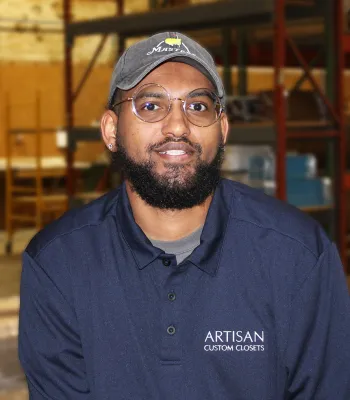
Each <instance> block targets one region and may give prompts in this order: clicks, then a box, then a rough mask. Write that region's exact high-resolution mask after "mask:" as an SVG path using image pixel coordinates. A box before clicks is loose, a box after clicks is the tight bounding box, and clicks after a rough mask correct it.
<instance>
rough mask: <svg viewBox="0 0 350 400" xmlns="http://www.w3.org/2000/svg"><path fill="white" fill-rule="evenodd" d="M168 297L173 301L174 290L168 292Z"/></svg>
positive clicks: (174, 296) (174, 297)
mask: <svg viewBox="0 0 350 400" xmlns="http://www.w3.org/2000/svg"><path fill="white" fill-rule="evenodd" d="M168 299H169V300H170V301H174V300H175V299H176V294H175V293H174V292H170V293H168Z"/></svg>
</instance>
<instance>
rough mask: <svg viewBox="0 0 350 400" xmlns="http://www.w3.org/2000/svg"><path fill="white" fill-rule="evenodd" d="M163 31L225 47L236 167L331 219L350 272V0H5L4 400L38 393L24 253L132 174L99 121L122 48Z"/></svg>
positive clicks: (0, 347)
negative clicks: (28, 350) (23, 341)
mask: <svg viewBox="0 0 350 400" xmlns="http://www.w3.org/2000/svg"><path fill="white" fill-rule="evenodd" d="M161 31H180V32H183V33H185V34H187V35H189V36H191V37H193V38H195V39H196V40H197V41H199V42H200V43H201V44H202V45H204V46H205V47H206V48H207V49H208V50H209V51H210V52H211V54H212V55H213V57H214V59H215V61H216V63H217V66H218V71H219V73H220V74H221V76H222V78H223V81H224V84H225V88H226V92H227V99H226V112H227V114H228V117H229V120H230V133H229V138H228V143H227V146H226V152H225V153H226V155H225V160H224V163H223V166H222V176H223V177H225V178H228V179H232V180H238V181H241V182H243V183H245V184H248V185H251V186H253V187H256V188H258V189H261V190H263V191H265V192H266V193H267V194H269V195H272V196H276V197H278V198H279V199H281V200H283V201H287V202H289V203H291V204H292V205H294V206H295V207H298V208H300V209H301V210H303V211H304V212H305V213H308V214H310V215H311V216H312V217H313V218H315V219H317V220H318V221H319V222H320V223H321V224H322V226H323V227H324V229H325V231H326V232H327V233H328V234H329V235H330V237H331V238H332V239H333V240H334V241H335V242H336V243H337V245H338V249H339V252H340V255H341V258H342V261H343V265H344V269H345V272H346V274H347V275H348V276H349V274H350V157H349V155H350V141H349V139H350V134H349V132H350V1H349V0H217V1H216V0H8V1H6V2H5V1H2V2H0V49H1V52H0V54H1V57H0V143H1V144H2V145H1V146H0V203H1V207H0V267H1V280H0V354H1V355H0V399H7V400H11V399H28V394H27V391H26V385H25V381H24V378H23V374H22V373H21V370H20V367H19V363H18V361H17V332H18V307H19V281H20V274H21V252H22V251H23V250H24V248H25V246H26V244H27V243H28V241H29V240H30V239H31V237H32V236H33V235H34V234H35V233H36V232H37V231H38V230H40V229H41V228H43V227H44V226H45V225H46V224H48V223H50V222H51V221H53V220H55V219H56V218H58V217H59V216H60V215H62V214H63V213H64V212H65V211H67V210H69V209H70V208H72V207H80V206H82V205H84V204H87V203H88V202H89V201H91V200H93V199H95V198H97V197H99V196H101V195H102V194H103V193H105V192H107V191H108V190H110V189H112V188H114V187H116V186H117V185H119V184H120V183H121V182H122V176H121V174H120V173H119V172H118V171H117V172H112V171H111V169H110V167H109V163H110V162H109V156H108V152H107V151H106V149H105V146H104V144H103V142H102V140H101V138H100V131H99V118H100V117H101V115H102V113H103V111H104V109H105V106H106V102H107V94H108V86H109V81H110V77H111V73H112V71H113V67H114V65H115V62H116V60H117V59H118V56H119V55H120V54H121V53H122V52H123V51H124V50H125V49H127V48H128V46H130V45H131V44H132V43H134V42H135V41H137V40H139V39H140V38H143V37H145V36H147V35H150V34H153V33H156V32H161Z"/></svg>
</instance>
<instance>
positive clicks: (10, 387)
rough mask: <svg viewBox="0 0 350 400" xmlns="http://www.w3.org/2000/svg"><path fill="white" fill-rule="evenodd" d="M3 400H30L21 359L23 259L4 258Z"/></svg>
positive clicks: (0, 301)
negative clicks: (19, 333)
mask: <svg viewBox="0 0 350 400" xmlns="http://www.w3.org/2000/svg"><path fill="white" fill-rule="evenodd" d="M0 273H1V280H0V400H27V399H28V393H27V389H26V383H25V379H24V375H23V373H22V370H21V367H20V364H19V362H18V357H17V331H18V307H19V297H18V295H19V282H20V275H21V257H20V256H19V255H16V256H12V257H5V256H0Z"/></svg>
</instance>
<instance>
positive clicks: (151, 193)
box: [112, 134, 225, 210]
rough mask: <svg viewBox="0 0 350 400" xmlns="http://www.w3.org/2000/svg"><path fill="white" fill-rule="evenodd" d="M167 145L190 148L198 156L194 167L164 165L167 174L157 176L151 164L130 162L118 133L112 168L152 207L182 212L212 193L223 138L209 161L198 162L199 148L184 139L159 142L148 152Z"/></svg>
mask: <svg viewBox="0 0 350 400" xmlns="http://www.w3.org/2000/svg"><path fill="white" fill-rule="evenodd" d="M168 142H180V143H181V142H185V143H188V144H189V145H191V146H192V148H193V149H194V150H195V152H196V154H197V161H196V163H195V165H194V167H192V166H190V165H189V164H182V163H179V164H176V163H173V162H172V163H164V166H165V168H166V172H165V173H163V174H159V173H157V172H156V171H155V167H156V163H155V162H154V161H151V160H149V161H143V162H137V161H135V160H134V159H132V158H131V157H130V156H129V154H128V152H127V150H126V148H125V147H124V145H123V140H122V138H121V137H120V135H118V134H117V137H116V146H117V151H116V152H115V153H112V166H113V169H114V170H119V171H120V170H122V172H123V175H124V178H126V179H127V180H128V181H129V183H130V184H131V189H132V190H133V191H135V192H136V193H137V194H138V195H139V196H140V197H141V199H142V200H144V201H145V202H146V203H147V204H149V205H150V206H152V207H155V208H159V209H169V210H183V209H187V208H192V207H194V206H197V205H200V204H202V203H203V202H204V201H205V200H206V199H207V198H208V197H209V196H210V195H211V194H212V193H213V192H214V190H215V188H216V186H217V185H218V183H219V181H220V168H221V165H222V162H223V159H224V151H225V145H224V141H223V137H222V135H220V142H219V144H218V147H217V152H216V154H215V157H214V159H213V160H212V161H211V162H205V161H203V160H201V159H200V155H201V154H202V148H201V146H200V145H199V144H193V143H191V142H190V141H189V140H188V139H187V138H182V139H180V140H174V139H171V138H167V139H166V140H164V141H162V143H157V144H154V145H150V146H148V148H147V152H148V153H149V154H151V152H152V151H153V150H154V149H155V148H157V147H160V146H161V145H163V144H165V143H168Z"/></svg>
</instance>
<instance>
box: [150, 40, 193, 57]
mask: <svg viewBox="0 0 350 400" xmlns="http://www.w3.org/2000/svg"><path fill="white" fill-rule="evenodd" d="M165 52H167V53H186V54H191V55H193V56H195V54H193V53H191V52H190V50H189V48H188V47H187V46H186V45H185V43H184V42H183V41H182V39H181V38H179V37H171V38H166V39H165V40H162V41H161V42H160V43H158V44H157V46H156V47H153V49H152V50H151V51H149V52H148V53H147V55H148V56H150V55H151V54H153V53H165Z"/></svg>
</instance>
